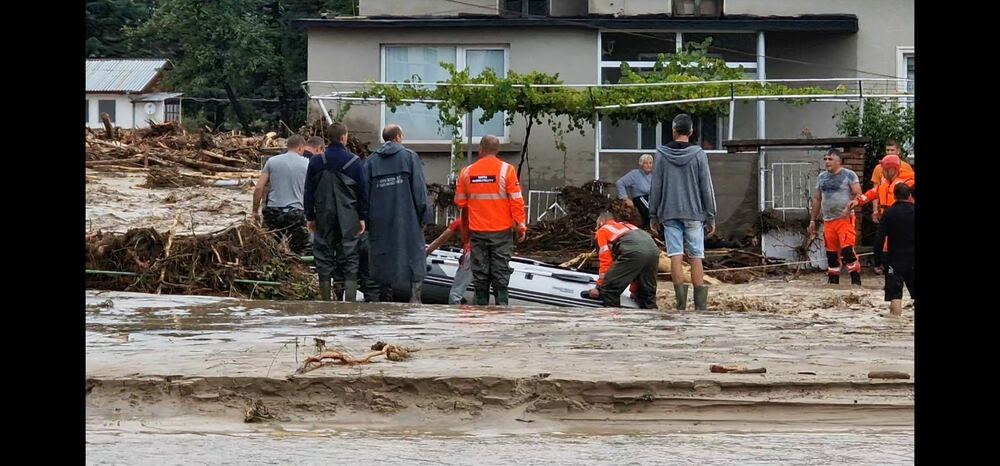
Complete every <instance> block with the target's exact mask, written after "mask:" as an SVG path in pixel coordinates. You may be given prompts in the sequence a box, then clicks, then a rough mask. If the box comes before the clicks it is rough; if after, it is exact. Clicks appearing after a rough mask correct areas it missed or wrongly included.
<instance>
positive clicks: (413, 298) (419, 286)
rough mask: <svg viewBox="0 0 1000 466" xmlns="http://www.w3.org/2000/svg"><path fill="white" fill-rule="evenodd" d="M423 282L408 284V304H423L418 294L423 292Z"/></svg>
mask: <svg viewBox="0 0 1000 466" xmlns="http://www.w3.org/2000/svg"><path fill="white" fill-rule="evenodd" d="M423 289H424V282H416V283H411V284H410V304H423V303H421V302H420V294H421V293H422V292H423Z"/></svg>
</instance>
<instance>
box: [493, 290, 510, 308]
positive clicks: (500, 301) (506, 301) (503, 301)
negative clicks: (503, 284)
mask: <svg viewBox="0 0 1000 466" xmlns="http://www.w3.org/2000/svg"><path fill="white" fill-rule="evenodd" d="M494 299H495V300H496V303H497V306H510V294H509V293H508V292H507V288H496V294H495V295H494Z"/></svg>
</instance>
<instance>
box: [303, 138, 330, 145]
mask: <svg viewBox="0 0 1000 466" xmlns="http://www.w3.org/2000/svg"><path fill="white" fill-rule="evenodd" d="M323 144H326V141H324V140H323V137H322V136H313V137H311V138H309V139H308V140H306V145H307V146H309V147H323Z"/></svg>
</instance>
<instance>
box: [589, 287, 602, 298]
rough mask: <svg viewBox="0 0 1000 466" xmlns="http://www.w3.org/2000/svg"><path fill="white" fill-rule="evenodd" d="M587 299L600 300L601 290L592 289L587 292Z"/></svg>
mask: <svg viewBox="0 0 1000 466" xmlns="http://www.w3.org/2000/svg"><path fill="white" fill-rule="evenodd" d="M587 297H589V298H590V299H599V298H600V297H601V290H600V288H591V289H589V290H587Z"/></svg>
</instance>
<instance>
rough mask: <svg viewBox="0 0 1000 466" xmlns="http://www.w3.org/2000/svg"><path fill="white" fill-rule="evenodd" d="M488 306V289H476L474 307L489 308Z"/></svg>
mask: <svg viewBox="0 0 1000 466" xmlns="http://www.w3.org/2000/svg"><path fill="white" fill-rule="evenodd" d="M489 305H490V290H489V288H486V289H482V288H476V306H489Z"/></svg>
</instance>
